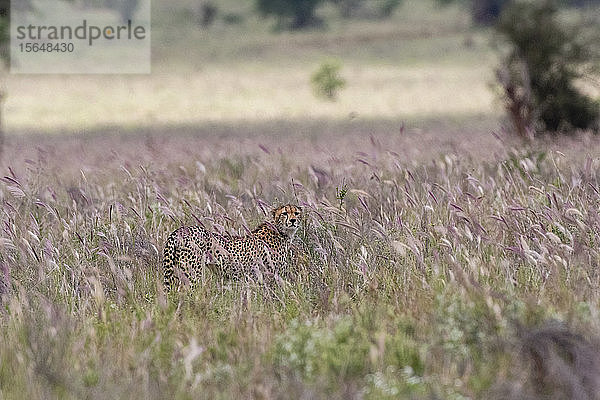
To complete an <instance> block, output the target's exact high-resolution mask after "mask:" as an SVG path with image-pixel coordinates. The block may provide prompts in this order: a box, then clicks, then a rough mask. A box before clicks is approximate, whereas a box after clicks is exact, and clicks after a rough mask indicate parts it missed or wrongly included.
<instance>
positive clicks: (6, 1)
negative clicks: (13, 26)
mask: <svg viewBox="0 0 600 400" xmlns="http://www.w3.org/2000/svg"><path fill="white" fill-rule="evenodd" d="M26 3H28V2H26V1H23V3H22V4H23V5H25V4H26ZM9 44H10V0H0V59H1V60H2V63H4V64H5V65H6V64H8V63H9V54H10V51H9ZM0 69H2V66H0ZM3 103H4V91H3V90H0V159H1V158H2V153H3V150H4V124H3V122H4V118H3V117H4V115H3V111H4V107H3Z"/></svg>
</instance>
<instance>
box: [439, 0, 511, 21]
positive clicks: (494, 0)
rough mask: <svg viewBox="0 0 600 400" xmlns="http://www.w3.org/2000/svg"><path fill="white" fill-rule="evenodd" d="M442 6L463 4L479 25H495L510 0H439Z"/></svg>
mask: <svg viewBox="0 0 600 400" xmlns="http://www.w3.org/2000/svg"><path fill="white" fill-rule="evenodd" d="M437 2H438V3H440V4H442V5H448V4H452V3H462V4H464V5H465V6H467V7H469V8H470V10H471V18H472V20H473V22H474V23H475V24H477V25H484V26H489V25H493V24H495V23H496V22H497V21H498V18H500V14H501V13H502V10H503V8H504V6H506V5H507V4H508V3H509V2H510V0H437Z"/></svg>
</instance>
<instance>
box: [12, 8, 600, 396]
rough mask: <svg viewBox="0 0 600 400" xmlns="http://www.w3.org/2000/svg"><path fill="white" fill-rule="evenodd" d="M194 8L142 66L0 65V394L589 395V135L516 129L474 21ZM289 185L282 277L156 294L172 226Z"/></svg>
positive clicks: (246, 222) (226, 214) (595, 319)
mask: <svg viewBox="0 0 600 400" xmlns="http://www.w3.org/2000/svg"><path fill="white" fill-rule="evenodd" d="M174 4H175V5H177V7H175V6H174ZM193 4H194V3H192V2H189V3H188V2H185V1H176V2H170V3H167V2H164V3H163V2H160V1H155V2H154V6H153V7H154V10H153V12H154V14H153V19H154V20H153V46H154V48H153V70H154V72H153V74H151V75H148V76H136V77H124V76H121V77H110V76H43V75H42V76H16V75H11V76H9V77H8V81H7V83H6V88H7V92H8V97H7V99H6V103H5V121H6V122H5V124H6V130H7V134H6V136H5V139H4V149H3V153H2V158H1V160H0V168H1V170H2V177H3V178H2V183H1V184H0V225H1V227H0V295H1V309H0V335H1V338H0V398H3V399H4V398H6V399H20V398H32V399H48V398H59V399H78V398H86V399H88V398H89V399H102V398H110V399H115V398H144V399H154V398H156V399H166V398H177V399H188V398H190V399H191V398H206V399H322V398H329V399H397V398H407V399H487V398H503V399H504V398H510V399H521V398H532V399H533V398H543V397H539V396H541V395H540V393H542V394H543V393H546V394H548V396H550V395H552V396H558V397H548V398H581V399H583V398H586V399H587V398H590V399H593V398H597V396H598V393H599V392H600V378H598V376H600V372H599V371H600V359H599V358H598V354H600V343H599V342H598V340H597V337H596V334H597V332H598V330H599V328H600V315H599V314H598V306H599V296H598V293H599V287H600V272H599V270H598V268H599V267H600V265H599V264H600V254H599V253H598V249H599V248H600V237H599V235H600V210H599V207H600V176H599V174H598V171H599V170H600V158H599V154H600V152H599V151H600V140H599V139H598V138H597V137H596V136H594V135H592V134H589V133H586V132H577V133H573V135H570V136H567V137H560V138H559V137H550V138H548V137H547V138H541V139H536V140H534V141H533V142H529V143H523V142H521V141H519V140H517V139H515V138H514V137H512V136H511V135H510V132H509V128H506V125H505V124H504V123H503V120H502V106H501V104H500V103H499V102H497V101H496V100H495V97H494V88H493V68H494V65H495V62H496V56H495V54H496V52H495V48H496V46H500V45H499V44H498V43H496V40H495V39H494V38H493V37H492V35H491V33H490V32H489V31H487V30H485V29H474V28H471V27H470V25H469V18H468V15H467V12H466V11H465V10H462V9H461V8H458V7H447V8H442V9H440V8H438V7H437V6H436V5H434V4H433V3H429V2H428V1H423V2H416V1H414V2H411V1H406V2H404V3H403V5H402V6H401V7H400V8H399V9H398V10H397V11H396V14H395V15H394V16H393V17H392V18H391V19H389V20H385V21H371V20H364V21H354V22H352V23H348V22H346V21H343V20H340V19H335V18H334V19H328V20H330V21H331V22H330V24H329V26H328V27H327V28H326V29H324V30H317V31H309V32H294V33H287V32H280V33H273V32H272V31H271V30H270V28H269V24H268V23H265V21H264V20H261V19H259V18H258V17H254V16H253V14H252V12H251V5H250V6H247V9H246V8H244V7H245V6H242V7H241V8H240V6H239V4H237V2H233V1H231V2H228V1H223V2H222V4H221V3H219V4H220V5H221V7H222V8H223V9H225V10H227V9H228V7H229V9H231V10H232V11H231V12H234V11H235V12H236V13H239V16H241V17H240V18H238V19H236V21H237V22H236V23H235V24H233V23H225V22H219V23H217V24H216V25H215V26H213V27H211V28H208V29H199V28H198V27H197V26H196V25H195V23H194V19H193V18H192V17H190V15H191V14H193V13H192V11H193V10H194V8H193V7H194V6H193ZM240 10H241V11H240ZM322 12H323V13H328V12H329V13H333V12H334V11H333V10H330V9H327V8H326V9H324V10H322ZM174 26H177V29H174V28H173V27H174ZM241 32H244V35H241ZM330 57H334V58H336V59H338V60H340V62H341V64H342V66H343V67H342V70H341V74H342V75H343V76H344V77H345V79H346V80H347V87H346V88H345V89H343V90H342V91H341V92H340V94H339V98H338V100H337V101H335V102H327V101H324V100H320V99H318V98H315V97H314V96H313V95H312V92H311V87H310V74H311V71H312V70H314V69H315V68H316V67H317V66H318V65H319V63H320V62H321V61H322V60H323V59H325V58H330ZM285 203H296V204H299V205H300V206H302V207H303V209H304V212H305V215H304V221H303V224H302V227H301V228H300V230H299V231H298V234H297V237H296V238H295V241H296V243H297V245H298V246H299V247H300V248H301V249H302V254H303V256H302V257H301V262H300V263H299V265H297V266H295V269H294V271H293V274H292V275H291V277H290V278H289V279H286V280H278V281H276V282H262V281H261V280H260V279H257V278H253V277H249V279H247V280H245V281H227V280H222V279H220V278H218V277H216V276H213V275H211V274H206V276H204V277H203V279H202V282H201V283H200V284H199V285H198V286H197V287H195V288H194V289H193V290H187V291H185V290H184V291H179V292H177V291H174V292H170V293H167V292H166V291H165V290H164V288H163V285H162V270H161V259H162V248H163V245H164V243H165V240H166V238H167V236H168V235H169V233H171V232H172V231H173V230H175V229H176V228H178V227H180V226H181V225H184V224H197V223H202V224H203V225H204V226H207V227H211V229H214V230H215V231H219V232H223V233H229V234H233V235H239V234H244V233H245V232H247V229H248V228H250V229H251V228H253V227H254V226H256V225H257V224H258V223H260V222H262V221H263V220H265V219H268V217H269V214H270V209H271V208H272V207H273V206H276V205H279V204H285ZM578 396H579V397H578ZM585 396H587V397H585Z"/></svg>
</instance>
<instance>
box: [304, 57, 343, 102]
mask: <svg viewBox="0 0 600 400" xmlns="http://www.w3.org/2000/svg"><path fill="white" fill-rule="evenodd" d="M341 68H342V66H341V64H340V63H339V62H337V61H326V62H324V63H322V64H321V66H320V67H319V69H317V70H316V71H315V72H314V73H313V74H312V77H311V82H312V85H313V90H314V93H315V95H316V96H318V97H323V98H325V99H327V100H331V101H334V100H335V99H336V98H337V94H338V91H339V90H340V89H342V88H343V87H344V86H346V80H345V79H344V78H342V77H341V76H340V69H341Z"/></svg>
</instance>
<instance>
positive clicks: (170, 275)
mask: <svg viewBox="0 0 600 400" xmlns="http://www.w3.org/2000/svg"><path fill="white" fill-rule="evenodd" d="M175 242H176V240H175V235H173V234H171V235H169V238H168V239H167V243H166V244H165V250H164V252H163V275H164V285H165V288H166V289H167V290H169V289H171V288H172V287H173V286H174V284H175V260H177V246H176V243H175Z"/></svg>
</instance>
